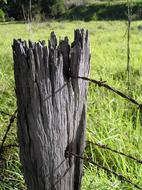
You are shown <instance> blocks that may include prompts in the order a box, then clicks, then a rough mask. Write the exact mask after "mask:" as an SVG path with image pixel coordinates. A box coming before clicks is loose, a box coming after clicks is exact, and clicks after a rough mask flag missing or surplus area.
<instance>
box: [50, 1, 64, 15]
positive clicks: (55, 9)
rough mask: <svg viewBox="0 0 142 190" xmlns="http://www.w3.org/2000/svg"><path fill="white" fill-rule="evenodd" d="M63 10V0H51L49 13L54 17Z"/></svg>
mask: <svg viewBox="0 0 142 190" xmlns="http://www.w3.org/2000/svg"><path fill="white" fill-rule="evenodd" d="M64 12H65V5H64V0H60V1H58V0H53V2H52V6H51V15H52V16H55V17H59V16H61V15H62V14H63V13H64Z"/></svg>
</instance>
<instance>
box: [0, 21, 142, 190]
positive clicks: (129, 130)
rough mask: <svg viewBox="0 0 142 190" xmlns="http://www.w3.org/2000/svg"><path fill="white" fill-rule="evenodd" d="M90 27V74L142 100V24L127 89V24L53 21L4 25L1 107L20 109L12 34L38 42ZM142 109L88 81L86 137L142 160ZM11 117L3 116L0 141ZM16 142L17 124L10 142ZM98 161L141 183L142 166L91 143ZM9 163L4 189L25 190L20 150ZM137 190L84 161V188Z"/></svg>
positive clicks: (136, 25) (0, 34)
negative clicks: (141, 110)
mask: <svg viewBox="0 0 142 190" xmlns="http://www.w3.org/2000/svg"><path fill="white" fill-rule="evenodd" d="M78 27H80V28H85V29H88V30H89V34H90V45H91V74H90V76H91V78H94V79H96V80H100V79H101V80H106V81H107V83H108V84H110V85H112V86H113V87H115V88H116V89H119V90H120V91H122V92H124V93H125V94H128V95H131V96H132V97H133V98H135V99H137V100H138V101H139V102H142V22H141V21H139V22H133V23H132V28H131V75H130V83H131V85H130V90H129V91H128V87H127V71H126V68H127V38H126V37H127V36H126V32H127V25H126V22H125V21H121V22H120V21H100V22H99V21H96V22H93V21H91V22H83V21H82V22H81V21H74V22H66V21H62V22H54V21H48V22H46V23H32V24H16V23H0V110H2V111H5V112H9V113H13V112H14V110H15V109H16V98H15V91H14V86H15V85H14V77H13V61H12V49H11V45H12V40H13V38H16V39H17V38H22V39H27V40H28V39H31V40H33V41H38V40H42V39H45V40H46V41H47V40H48V38H49V35H50V32H51V31H55V33H56V34H57V35H58V36H59V37H60V38H63V37H64V36H66V35H67V36H68V37H69V39H70V42H72V41H73V33H74V29H76V28H78ZM141 114H142V113H140V111H139V109H137V107H136V106H135V105H132V104H131V103H129V102H127V101H126V100H123V99H122V98H121V97H118V96H117V95H115V94H113V93H112V92H109V91H107V90H105V89H103V88H99V87H96V86H94V85H92V84H90V85H89V92H88V113H87V118H88V120H87V128H88V129H89V131H91V132H89V131H87V139H88V140H91V141H93V142H99V143H102V144H106V145H108V146H109V147H111V148H113V149H116V150H118V151H122V152H124V153H127V154H130V155H132V156H134V157H136V158H138V159H142V148H141V147H142V126H141V121H142V115H141ZM8 122H9V118H8V117H7V116H5V115H4V114H0V139H2V137H3V134H4V131H5V129H6V126H7V124H8ZM15 141H16V124H15V125H14V126H13V127H12V129H11V131H10V133H9V135H8V139H7V141H6V144H8V143H14V142H15ZM85 154H87V155H88V156H92V157H93V159H94V161H96V162H98V163H99V164H101V165H104V166H106V167H108V168H110V169H113V170H114V171H116V172H117V173H122V174H123V175H125V176H126V177H127V178H129V179H131V180H133V182H134V183H137V184H138V185H140V186H142V166H141V165H140V164H137V163H135V162H134V161H131V160H129V159H128V158H125V157H123V156H120V155H116V154H114V153H112V152H110V151H106V150H102V149H100V148H97V147H93V146H89V145H88V146H87V149H86V152H85ZM4 157H5V158H6V160H7V162H6V165H3V167H1V166H0V176H1V178H2V179H3V181H0V190H23V189H25V187H24V181H23V177H22V169H21V166H20V163H19V157H18V150H16V149H11V150H7V151H6V152H5V155H4ZM112 189H115V190H134V189H135V188H134V187H132V186H131V185H129V184H127V183H124V182H121V181H119V180H118V179H117V178H116V177H114V176H113V175H110V174H107V173H106V172H104V171H103V170H101V169H98V168H96V167H94V166H92V165H87V164H85V165H84V176H83V183H82V190H112Z"/></svg>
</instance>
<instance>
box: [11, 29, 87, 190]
mask: <svg viewBox="0 0 142 190" xmlns="http://www.w3.org/2000/svg"><path fill="white" fill-rule="evenodd" d="M89 51H90V50H89V41H88V31H85V30H83V29H82V30H78V29H77V30H75V37H74V42H73V43H72V45H71V46H70V45H69V43H68V38H67V37H66V38H65V39H64V40H62V41H60V42H59V45H57V39H56V36H55V34H54V32H52V33H51V38H50V40H49V44H48V47H47V46H46V45H45V42H44V41H42V42H38V43H32V42H29V45H27V44H26V42H25V41H22V40H14V42H13V57H14V74H15V83H16V95H17V105H18V124H17V125H18V137H19V145H20V158H21V162H22V165H23V170H24V177H25V181H26V184H27V187H28V189H30V190H55V189H56V190H78V189H80V187H81V177H82V166H83V163H82V161H81V160H80V159H77V158H74V157H73V156H72V157H71V156H70V155H68V156H67V155H66V153H67V152H68V153H69V152H70V151H71V152H73V153H75V154H78V155H82V153H83V150H84V146H85V143H84V142H85V128H86V93H87V82H86V81H84V80H81V79H73V78H70V75H71V76H85V77H88V75H89V61H90V52H89Z"/></svg>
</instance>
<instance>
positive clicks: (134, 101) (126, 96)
mask: <svg viewBox="0 0 142 190" xmlns="http://www.w3.org/2000/svg"><path fill="white" fill-rule="evenodd" d="M71 78H73V79H82V80H86V81H89V82H92V83H94V84H96V85H98V86H99V87H104V88H106V89H108V90H110V91H112V92H114V93H115V94H117V95H119V96H121V97H122V98H124V99H127V100H128V101H130V102H131V103H133V104H135V105H137V106H138V107H139V108H140V109H141V110H142V104H139V103H138V102H137V100H135V99H134V98H132V97H130V96H128V95H125V94H124V93H122V92H121V91H119V90H116V89H115V88H113V87H112V86H110V85H108V84H106V81H98V80H95V79H90V78H87V77H82V76H71Z"/></svg>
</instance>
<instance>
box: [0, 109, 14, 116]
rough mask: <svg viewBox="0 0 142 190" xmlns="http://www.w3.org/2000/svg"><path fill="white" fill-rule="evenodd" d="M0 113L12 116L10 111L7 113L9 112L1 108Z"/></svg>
mask: <svg viewBox="0 0 142 190" xmlns="http://www.w3.org/2000/svg"><path fill="white" fill-rule="evenodd" d="M0 114H3V115H6V116H10V117H11V116H12V115H11V114H10V113H7V112H5V111H2V110H0Z"/></svg>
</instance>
